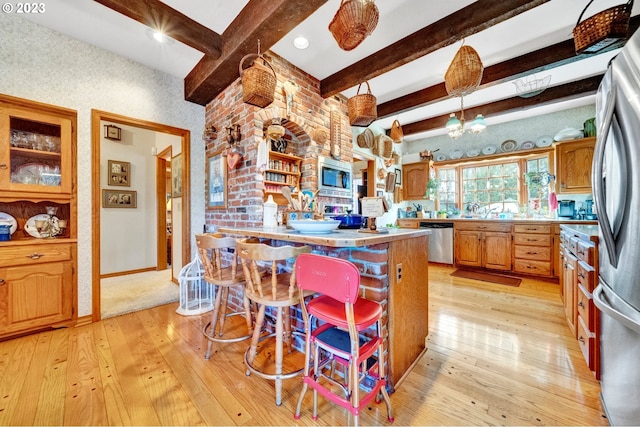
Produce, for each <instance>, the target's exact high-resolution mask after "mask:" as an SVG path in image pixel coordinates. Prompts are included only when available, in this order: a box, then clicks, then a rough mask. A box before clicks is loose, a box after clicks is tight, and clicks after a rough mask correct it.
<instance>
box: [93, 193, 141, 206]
mask: <svg viewBox="0 0 640 427" xmlns="http://www.w3.org/2000/svg"><path fill="white" fill-rule="evenodd" d="M137 206H138V193H137V191H127V190H109V189H103V190H102V207H103V208H136V207H137Z"/></svg>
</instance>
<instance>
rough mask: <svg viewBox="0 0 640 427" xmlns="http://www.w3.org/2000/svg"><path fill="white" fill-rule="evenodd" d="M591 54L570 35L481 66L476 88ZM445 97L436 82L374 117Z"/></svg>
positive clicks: (635, 24)
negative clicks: (577, 46)
mask: <svg viewBox="0 0 640 427" xmlns="http://www.w3.org/2000/svg"><path fill="white" fill-rule="evenodd" d="M638 28H640V16H634V17H633V18H631V21H630V23H629V34H633V33H634V32H635V31H636V30H637V29H638ZM623 44H624V42H621V43H618V44H614V45H611V46H609V47H607V48H606V49H604V50H602V51H600V52H598V53H597V54H598V55H599V54H602V53H605V52H609V51H611V50H614V49H618V48H620V47H621V45H623ZM592 56H593V55H576V51H575V44H574V42H573V39H572V38H571V39H568V40H565V41H562V42H560V43H556V44H554V45H551V46H547V47H544V48H542V49H538V50H536V51H533V52H529V53H526V54H524V55H520V56H518V57H517V58H511V59H509V60H507V61H504V62H501V63H499V64H495V65H492V66H490V67H487V68H485V69H484V73H483V75H482V81H481V82H480V86H479V87H478V89H482V88H487V87H490V86H494V85H497V84H500V83H504V82H507V81H510V80H515V79H519V78H523V77H526V76H528V75H530V74H532V73H541V72H544V71H548V70H551V69H553V68H556V67H560V66H562V65H566V64H571V63H574V62H577V61H581V60H583V59H587V58H590V57H592ZM447 98H450V96H449V94H448V93H447V91H446V89H445V86H444V83H439V84H437V85H433V86H430V87H428V88H424V89H420V90H418V91H415V92H413V93H410V94H407V95H403V96H401V97H398V98H396V99H392V100H390V101H387V102H383V103H381V104H378V118H379V119H381V118H385V117H392V116H395V115H397V114H400V113H402V112H405V111H409V110H412V109H414V108H419V107H423V106H425V105H429V104H432V103H434V102H439V101H442V100H444V99H447Z"/></svg>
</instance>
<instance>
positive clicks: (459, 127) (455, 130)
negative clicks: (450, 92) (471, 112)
mask: <svg viewBox="0 0 640 427" xmlns="http://www.w3.org/2000/svg"><path fill="white" fill-rule="evenodd" d="M445 126H446V128H447V134H448V135H449V136H450V137H451V138H452V139H457V138H459V137H461V136H462V135H463V134H464V132H465V120H464V102H463V97H462V96H461V97H460V119H458V118H457V117H456V115H455V113H451V114H450V115H449V120H447V124H446V125H445ZM486 127H487V122H485V120H484V117H483V116H482V114H478V115H477V116H476V118H475V119H473V120H472V121H471V123H470V124H469V128H468V129H466V131H467V132H469V133H473V134H476V135H477V134H479V133H480V132H482V131H483V130H485V129H486Z"/></svg>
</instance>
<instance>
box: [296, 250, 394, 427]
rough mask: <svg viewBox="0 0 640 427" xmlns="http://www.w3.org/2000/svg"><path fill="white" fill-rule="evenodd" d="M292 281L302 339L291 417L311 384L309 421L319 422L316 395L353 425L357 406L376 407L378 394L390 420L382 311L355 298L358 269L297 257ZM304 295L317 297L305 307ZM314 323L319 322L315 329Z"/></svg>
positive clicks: (340, 261) (313, 256)
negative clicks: (338, 368)
mask: <svg viewBox="0 0 640 427" xmlns="http://www.w3.org/2000/svg"><path fill="white" fill-rule="evenodd" d="M296 277H297V283H298V288H299V289H300V295H301V296H300V302H301V305H302V315H303V318H304V324H305V337H306V338H305V367H304V381H303V387H302V391H301V393H300V398H299V400H298V406H297V407H296V412H295V414H294V418H295V419H299V418H300V409H301V406H302V400H303V399H304V396H305V393H306V392H307V388H308V387H309V386H311V388H312V389H313V419H314V420H316V419H317V418H318V392H320V394H321V395H323V396H324V397H325V398H327V399H329V400H330V401H331V402H333V403H336V404H338V405H340V406H342V407H344V408H346V409H347V410H348V411H349V412H351V413H352V414H353V416H354V423H355V425H358V415H359V413H360V408H362V407H363V406H365V405H367V403H369V402H370V401H371V399H373V398H374V397H375V398H376V403H379V402H380V395H382V398H383V399H384V401H385V404H386V406H387V418H388V420H389V421H390V422H393V413H392V409H391V401H390V399H389V395H388V393H387V389H386V384H387V380H386V375H385V358H384V340H383V337H382V334H381V325H380V319H381V317H382V307H381V306H380V304H378V303H377V302H375V301H370V300H367V299H364V298H358V289H359V287H360V273H359V271H358V268H357V267H356V266H355V265H354V264H353V263H351V262H349V261H346V260H343V259H340V258H332V257H328V256H324V255H316V254H302V255H300V256H299V257H298V259H297V260H296ZM305 292H314V293H316V294H317V296H316V297H315V298H312V299H310V300H309V301H308V302H306V303H305V300H304V297H303V296H302V295H303V294H304V293H305ZM318 321H320V322H321V323H322V324H321V325H320V326H318V325H316V326H315V327H314V326H313V325H314V323H318ZM370 328H371V329H370ZM364 331H366V332H367V333H366V334H363V332H364ZM365 335H366V336H365ZM336 362H337V363H339V364H341V365H343V366H345V367H346V373H344V374H343V378H340V377H339V376H338V375H336V373H335V370H334V366H335V364H336ZM327 371H328V372H327ZM336 391H338V392H341V393H343V394H344V396H343V395H342V394H338V393H336ZM361 392H362V393H363V394H362V395H361V394H360V393H361Z"/></svg>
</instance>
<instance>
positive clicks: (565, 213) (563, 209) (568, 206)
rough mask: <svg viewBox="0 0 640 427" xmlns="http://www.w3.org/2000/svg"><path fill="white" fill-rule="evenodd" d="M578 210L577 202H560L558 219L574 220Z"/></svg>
mask: <svg viewBox="0 0 640 427" xmlns="http://www.w3.org/2000/svg"><path fill="white" fill-rule="evenodd" d="M575 209H576V201H575V200H558V217H559V218H573V216H574V214H575Z"/></svg>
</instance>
